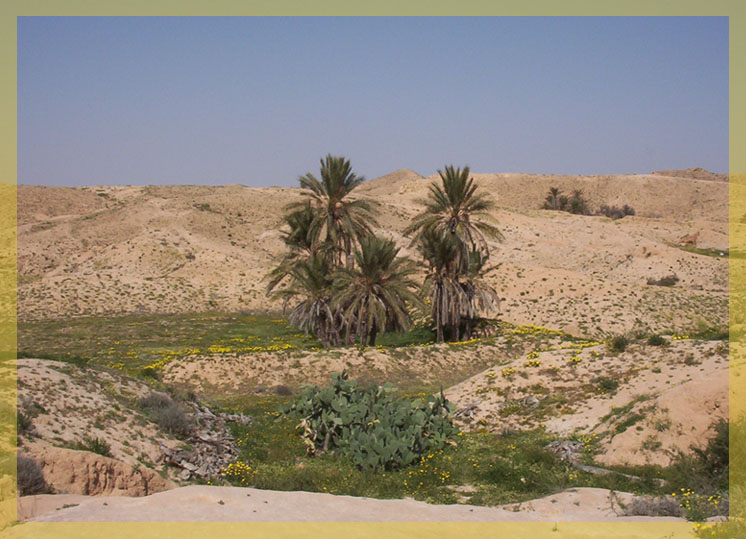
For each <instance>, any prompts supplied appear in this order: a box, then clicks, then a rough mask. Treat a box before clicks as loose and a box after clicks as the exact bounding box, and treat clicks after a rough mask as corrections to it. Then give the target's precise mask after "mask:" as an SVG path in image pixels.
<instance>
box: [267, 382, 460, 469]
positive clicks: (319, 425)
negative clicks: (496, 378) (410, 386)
mask: <svg viewBox="0 0 746 539" xmlns="http://www.w3.org/2000/svg"><path fill="white" fill-rule="evenodd" d="M394 391H395V390H394V389H393V388H392V387H391V386H390V385H389V384H386V385H384V386H380V387H375V386H370V387H369V388H367V389H363V388H360V387H358V385H357V382H355V381H354V380H349V379H348V377H347V374H346V373H344V372H343V373H342V374H337V373H334V375H333V376H332V383H331V385H330V386H327V387H324V388H321V389H319V388H317V387H315V386H310V387H306V388H305V389H304V390H303V392H302V393H301V395H300V396H299V397H298V398H297V399H296V400H295V401H294V402H292V403H290V404H289V405H287V406H285V407H283V408H281V411H282V412H283V413H285V414H295V415H297V416H299V417H300V418H301V423H300V426H301V428H303V435H302V436H303V440H304V443H305V444H306V447H307V452H308V454H310V455H319V454H323V453H326V452H327V451H336V452H338V453H339V454H341V455H344V456H348V457H350V458H351V459H352V462H353V463H354V464H355V465H357V466H358V467H360V468H378V469H380V468H383V469H388V470H391V469H397V468H401V467H403V466H407V465H410V464H412V463H414V462H416V461H418V460H419V459H420V458H421V457H422V455H425V454H427V453H432V452H433V451H436V450H439V449H442V448H444V447H445V446H446V445H448V444H454V442H453V439H454V438H455V436H456V434H457V432H458V431H457V429H456V427H455V426H454V425H453V423H452V421H451V417H450V405H449V403H448V401H447V400H446V399H445V397H444V396H443V395H442V394H441V395H440V396H438V397H435V398H433V397H429V398H427V399H426V400H421V399H417V400H409V399H397V398H395V397H394V396H393V393H394Z"/></svg>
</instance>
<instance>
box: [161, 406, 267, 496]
mask: <svg viewBox="0 0 746 539" xmlns="http://www.w3.org/2000/svg"><path fill="white" fill-rule="evenodd" d="M186 405H187V406H189V407H190V408H191V409H192V414H191V415H192V417H193V418H194V419H195V424H196V426H195V428H194V431H193V432H192V433H191V434H190V435H189V436H188V437H187V438H186V441H187V442H188V443H189V446H190V448H189V449H174V448H169V447H166V446H164V445H161V456H160V459H159V462H163V463H165V464H168V465H169V466H173V467H176V468H181V471H179V472H178V473H177V475H176V477H177V478H178V479H179V480H181V481H187V480H189V479H192V478H195V477H196V478H200V479H210V480H215V479H216V478H217V477H219V476H220V473H221V470H222V469H223V468H224V467H225V466H227V465H228V464H230V463H231V462H233V461H234V460H236V458H238V446H237V445H236V440H235V439H234V438H233V436H231V433H230V431H229V429H228V427H227V425H226V423H227V422H233V423H241V424H243V425H248V424H251V423H252V422H253V418H252V417H250V416H246V415H243V414H223V413H219V414H215V413H213V412H212V410H210V409H209V408H207V407H206V406H201V405H199V404H197V403H186Z"/></svg>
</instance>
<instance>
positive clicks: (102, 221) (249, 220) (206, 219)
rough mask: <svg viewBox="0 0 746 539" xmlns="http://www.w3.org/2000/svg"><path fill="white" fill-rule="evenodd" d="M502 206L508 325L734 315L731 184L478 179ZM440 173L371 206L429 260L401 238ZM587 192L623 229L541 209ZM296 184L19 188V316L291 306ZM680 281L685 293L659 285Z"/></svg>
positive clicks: (390, 179)
mask: <svg viewBox="0 0 746 539" xmlns="http://www.w3.org/2000/svg"><path fill="white" fill-rule="evenodd" d="M474 177H475V179H476V181H477V182H478V184H479V185H480V187H481V188H483V189H485V190H486V191H488V192H489V193H490V194H491V195H492V196H493V198H494V199H495V200H496V202H497V204H498V207H499V209H498V210H496V211H495V213H494V218H495V220H496V222H497V224H498V226H499V227H500V229H501V230H502V232H503V233H504V235H505V241H504V242H502V243H500V244H498V243H495V244H494V245H493V248H494V255H493V257H492V259H491V261H492V262H493V263H494V264H495V265H496V267H495V268H494V269H493V270H492V271H491V272H490V273H489V274H488V275H487V278H488V280H489V281H490V282H492V284H493V285H494V286H495V287H496V288H497V289H498V290H499V291H500V292H501V294H502V295H503V297H504V300H505V301H504V302H503V317H504V318H505V319H506V320H508V321H511V322H514V323H519V324H521V323H531V324H539V325H543V326H548V327H553V328H556V329H562V330H565V331H569V332H572V333H582V334H594V333H598V332H601V331H603V332H622V331H629V330H632V329H645V328H651V329H654V330H660V331H663V330H667V329H676V328H688V327H691V326H692V325H693V324H696V323H697V322H698V321H699V320H702V321H703V322H705V323H707V324H711V325H719V324H722V323H724V322H725V320H726V316H727V308H726V301H727V275H728V267H727V257H725V256H724V255H725V253H723V256H722V257H720V256H718V254H719V253H718V252H717V251H714V252H708V254H715V256H705V255H703V254H698V253H693V252H687V251H685V250H683V249H682V248H681V247H682V245H681V244H680V240H681V238H682V237H684V236H687V235H695V236H694V237H695V240H694V243H695V245H694V246H696V247H697V248H700V249H720V250H723V251H725V250H726V249H727V247H728V235H727V226H728V222H727V219H728V187H729V186H728V184H727V183H724V182H712V181H704V180H697V179H688V178H670V177H666V176H661V175H654V174H653V175H632V176H620V175H616V176H549V175H526V174H475V175H474ZM436 179H437V176H431V177H428V178H423V177H422V176H420V175H419V174H417V173H416V172H413V171H411V170H399V171H396V172H394V173H392V174H389V175H387V176H384V177H382V178H378V179H375V180H371V181H369V182H366V183H364V184H363V185H361V186H360V187H359V188H358V189H357V190H356V195H357V196H364V197H369V198H372V199H375V200H377V201H378V202H380V204H381V207H380V208H381V216H380V219H379V221H380V224H381V230H380V231H379V232H381V233H382V234H384V235H387V236H389V237H392V238H394V239H396V240H397V242H398V243H399V245H401V246H402V248H403V251H402V252H403V253H404V254H409V255H412V256H415V254H416V253H414V251H413V250H411V249H409V240H408V239H407V238H405V237H404V236H403V235H402V230H403V229H404V228H405V226H406V225H407V224H408V223H409V222H410V220H411V218H412V217H413V216H414V215H416V214H417V213H418V211H420V205H419V201H420V200H422V199H423V198H424V197H426V196H427V192H428V186H429V185H430V183H431V182H432V181H434V180H436ZM553 186H557V187H559V188H560V189H562V190H563V191H564V192H567V193H569V192H571V191H572V190H573V189H582V190H583V192H584V194H585V196H586V197H587V198H588V200H589V201H590V204H591V206H592V207H593V208H598V207H599V206H600V205H601V204H608V205H617V206H621V205H623V204H629V205H631V206H632V207H634V208H635V210H636V215H635V216H634V217H626V218H624V219H622V220H617V221H612V220H610V219H608V218H605V217H601V216H576V215H570V214H567V213H560V212H554V211H546V210H540V209H539V208H540V206H541V204H542V201H543V199H544V196H545V195H546V192H547V191H548V190H549V188H550V187H553ZM300 196H301V194H300V190H299V189H296V188H277V187H273V188H259V189H257V188H248V187H243V186H238V185H230V186H219V187H206V186H166V187H154V186H147V187H142V186H116V187H84V188H52V187H37V186H19V188H18V223H19V232H18V272H19V289H18V292H19V302H18V312H19V318H20V319H21V320H38V319H49V318H60V317H64V316H80V315H88V314H119V313H137V312H185V311H204V310H213V309H218V310H229V311H239V310H277V309H278V308H279V304H277V303H272V302H271V301H269V300H268V299H267V298H266V296H265V294H264V288H265V282H264V281H263V277H264V276H265V275H266V273H267V271H268V270H269V269H270V268H271V267H272V265H273V263H274V262H275V261H276V259H277V257H278V256H280V254H281V253H282V251H283V244H282V241H281V239H280V232H279V230H278V228H279V227H280V225H281V216H282V214H283V211H284V207H285V206H286V204H287V203H289V202H292V201H294V200H298V199H299V197H300ZM672 274H676V275H677V276H678V277H679V279H680V281H679V283H678V284H677V285H676V286H675V287H672V288H665V287H658V286H650V285H648V284H647V282H648V280H649V279H660V278H661V277H664V276H667V275H672Z"/></svg>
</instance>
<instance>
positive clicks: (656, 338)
mask: <svg viewBox="0 0 746 539" xmlns="http://www.w3.org/2000/svg"><path fill="white" fill-rule="evenodd" d="M648 344H649V345H650V346H666V339H664V338H663V337H661V336H660V335H651V336H650V337H648Z"/></svg>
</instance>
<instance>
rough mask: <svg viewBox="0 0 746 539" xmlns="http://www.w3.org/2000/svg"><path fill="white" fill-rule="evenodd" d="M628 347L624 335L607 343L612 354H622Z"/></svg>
mask: <svg viewBox="0 0 746 539" xmlns="http://www.w3.org/2000/svg"><path fill="white" fill-rule="evenodd" d="M628 345H629V339H627V337H625V336H624V335H617V336H616V337H613V338H612V339H611V340H610V341H609V348H611V349H612V350H613V351H614V352H624V351H625V350H626V349H627V346H628Z"/></svg>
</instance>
